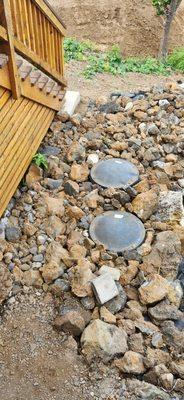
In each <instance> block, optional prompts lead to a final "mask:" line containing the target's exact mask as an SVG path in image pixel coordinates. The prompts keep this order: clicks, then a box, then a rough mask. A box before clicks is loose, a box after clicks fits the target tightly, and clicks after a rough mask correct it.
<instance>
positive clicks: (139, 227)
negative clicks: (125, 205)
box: [89, 211, 145, 253]
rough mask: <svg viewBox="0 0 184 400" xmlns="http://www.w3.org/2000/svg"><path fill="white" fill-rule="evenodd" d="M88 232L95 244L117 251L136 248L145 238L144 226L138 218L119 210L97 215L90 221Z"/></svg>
mask: <svg viewBox="0 0 184 400" xmlns="http://www.w3.org/2000/svg"><path fill="white" fill-rule="evenodd" d="M89 232H90V236H91V238H92V240H93V241H94V242H95V243H96V244H102V245H104V246H105V248H106V249H107V250H110V251H114V252H118V253H121V252H124V251H125V250H134V249H136V248H137V247H139V246H140V245H141V244H142V243H143V241H144V238H145V228H144V225H143V223H142V222H141V221H140V219H138V218H137V217H136V216H135V215H133V214H130V213H127V212H121V211H108V212H105V213H104V214H101V215H98V216H97V217H96V218H95V219H94V220H93V222H92V223H91V225H90V230H89Z"/></svg>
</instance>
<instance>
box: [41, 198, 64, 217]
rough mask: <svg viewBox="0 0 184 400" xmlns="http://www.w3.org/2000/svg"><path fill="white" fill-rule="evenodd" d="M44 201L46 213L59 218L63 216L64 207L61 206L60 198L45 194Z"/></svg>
mask: <svg viewBox="0 0 184 400" xmlns="http://www.w3.org/2000/svg"><path fill="white" fill-rule="evenodd" d="M44 201H45V205H46V207H47V212H48V215H56V216H57V217H60V218H61V217H63V215H64V212H65V208H64V206H63V199H62V198H55V197H49V196H45V198H44Z"/></svg>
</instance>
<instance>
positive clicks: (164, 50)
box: [159, 13, 174, 59]
mask: <svg viewBox="0 0 184 400" xmlns="http://www.w3.org/2000/svg"><path fill="white" fill-rule="evenodd" d="M173 18H174V14H171V13H169V14H168V15H167V17H166V20H165V23H164V29H163V37H162V40H161V44H160V51H159V58H162V59H165V58H166V57H167V54H168V46H169V35H170V29H171V24H172V21H173Z"/></svg>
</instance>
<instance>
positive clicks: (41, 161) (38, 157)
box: [33, 153, 48, 169]
mask: <svg viewBox="0 0 184 400" xmlns="http://www.w3.org/2000/svg"><path fill="white" fill-rule="evenodd" d="M33 162H34V163H35V164H36V165H37V166H38V167H40V168H42V169H47V168H48V161H47V159H46V157H45V155H44V154H41V153H37V154H35V156H34V157H33Z"/></svg>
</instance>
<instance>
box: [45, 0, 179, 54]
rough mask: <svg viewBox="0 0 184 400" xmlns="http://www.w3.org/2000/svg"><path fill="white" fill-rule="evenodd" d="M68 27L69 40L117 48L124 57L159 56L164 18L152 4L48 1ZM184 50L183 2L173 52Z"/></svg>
mask: <svg viewBox="0 0 184 400" xmlns="http://www.w3.org/2000/svg"><path fill="white" fill-rule="evenodd" d="M49 2H50V4H51V5H52V6H53V7H54V8H55V10H56V12H57V13H58V14H59V15H60V16H61V18H62V19H63V21H64V22H65V24H66V26H67V34H68V36H76V37H77V38H79V39H91V40H93V41H95V42H96V43H99V44H102V45H113V44H118V45H119V46H120V47H121V49H122V52H123V55H124V56H138V55H156V54H157V53H158V49H159V43H160V39H161V35H162V18H161V17H157V16H156V13H155V10H154V8H153V6H152V4H151V0H123V1H122V0H99V1H95V0H49ZM177 46H184V0H183V1H182V3H181V5H180V8H179V9H178V12H177V14H176V17H175V20H174V22H173V26H172V30H171V38H170V49H172V48H173V47H177Z"/></svg>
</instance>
